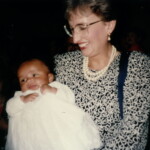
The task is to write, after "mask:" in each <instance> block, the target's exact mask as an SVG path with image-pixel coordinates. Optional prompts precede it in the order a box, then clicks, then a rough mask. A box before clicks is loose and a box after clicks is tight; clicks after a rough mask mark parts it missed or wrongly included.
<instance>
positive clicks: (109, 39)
mask: <svg viewBox="0 0 150 150" xmlns="http://www.w3.org/2000/svg"><path fill="white" fill-rule="evenodd" d="M108 41H111V37H110V33H109V34H108Z"/></svg>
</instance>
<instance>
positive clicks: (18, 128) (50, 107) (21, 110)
mask: <svg viewBox="0 0 150 150" xmlns="http://www.w3.org/2000/svg"><path fill="white" fill-rule="evenodd" d="M50 85H51V86H53V87H56V88H57V89H58V90H57V94H53V93H46V94H45V95H42V94H41V93H40V90H37V91H27V92H25V93H22V92H20V91H19V92H16V93H15V96H14V97H13V98H11V99H10V100H9V101H8V103H7V107H6V110H7V113H8V115H9V129H8V135H7V142H6V150H91V149H94V148H99V147H101V146H102V142H101V139H100V135H99V131H98V129H97V127H96V125H95V124H94V122H93V121H92V119H91V118H90V117H89V115H88V114H87V113H85V112H84V111H83V110H81V109H80V108H78V107H77V106H76V105H75V102H74V94H73V92H72V91H71V90H70V89H69V88H68V87H67V86H65V85H62V84H60V83H59V82H56V81H55V82H53V83H51V84H50ZM33 92H37V93H39V96H38V98H37V99H36V100H34V101H32V102H28V103H23V102H22V101H21V100H20V95H22V94H23V95H26V94H29V93H33Z"/></svg>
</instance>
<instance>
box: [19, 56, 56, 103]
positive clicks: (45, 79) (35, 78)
mask: <svg viewBox="0 0 150 150" xmlns="http://www.w3.org/2000/svg"><path fill="white" fill-rule="evenodd" d="M18 79H19V83H20V88H21V91H22V92H25V91H27V90H37V89H39V88H40V90H41V93H42V94H45V93H47V92H52V93H56V92H57V89H56V88H53V87H50V86H49V85H48V84H49V83H51V82H52V81H53V79H54V76H53V74H52V73H50V71H49V69H48V67H47V66H46V65H45V64H44V63H43V62H42V61H40V60H37V59H34V60H31V61H26V62H24V63H22V64H21V66H20V67H19V69H18ZM37 96H38V94H37V93H33V94H29V95H26V96H21V99H22V100H23V101H24V102H29V101H33V100H34V99H35V98H36V97H37Z"/></svg>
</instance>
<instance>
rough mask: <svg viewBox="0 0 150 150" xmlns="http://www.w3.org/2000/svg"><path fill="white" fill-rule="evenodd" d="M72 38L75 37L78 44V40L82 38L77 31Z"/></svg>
mask: <svg viewBox="0 0 150 150" xmlns="http://www.w3.org/2000/svg"><path fill="white" fill-rule="evenodd" d="M72 39H73V43H74V44H78V42H79V41H80V39H81V35H80V34H79V33H77V32H74V33H73V35H72Z"/></svg>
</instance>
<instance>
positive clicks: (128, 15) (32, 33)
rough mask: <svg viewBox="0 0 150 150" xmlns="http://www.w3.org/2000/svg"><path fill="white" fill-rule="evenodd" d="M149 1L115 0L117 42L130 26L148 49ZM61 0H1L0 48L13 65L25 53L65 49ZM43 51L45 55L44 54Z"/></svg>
mask: <svg viewBox="0 0 150 150" xmlns="http://www.w3.org/2000/svg"><path fill="white" fill-rule="evenodd" d="M149 1H150V0H118V4H117V6H116V8H117V9H118V10H119V13H118V17H119V18H118V19H119V20H118V26H117V38H116V41H115V42H116V43H117V42H118V43H119V40H120V38H121V36H122V34H123V32H125V31H126V29H127V28H128V27H130V26H133V27H136V28H138V29H139V30H140V31H141V32H142V34H143V37H144V38H143V45H144V48H145V49H144V50H145V51H146V52H147V53H149V50H150V45H149V41H150V2H149ZM63 2H64V0H0V51H1V53H0V54H1V55H5V57H7V59H8V60H9V63H10V64H11V65H13V64H14V63H15V62H16V63H17V61H19V60H20V59H22V58H23V57H25V55H33V56H34V55H35V56H36V55H37V54H38V55H43V56H44V55H45V56H46V57H48V55H49V57H51V56H53V55H54V54H55V53H57V52H60V51H65V44H66V43H65V42H66V35H65V33H64V30H63V25H64V4H63ZM44 53H45V54H44Z"/></svg>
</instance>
